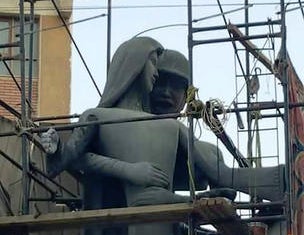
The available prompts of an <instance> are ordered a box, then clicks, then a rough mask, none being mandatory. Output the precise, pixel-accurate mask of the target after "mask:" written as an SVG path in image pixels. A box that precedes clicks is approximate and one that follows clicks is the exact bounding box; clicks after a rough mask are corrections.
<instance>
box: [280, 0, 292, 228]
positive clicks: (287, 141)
mask: <svg viewBox="0 0 304 235" xmlns="http://www.w3.org/2000/svg"><path fill="white" fill-rule="evenodd" d="M280 5H281V22H282V23H281V34H282V45H281V51H280V53H281V55H280V58H281V60H282V61H281V64H282V85H283V95H284V135H285V166H286V169H285V180H286V181H285V182H286V184H285V185H286V217H287V234H289V233H290V232H291V231H292V222H293V221H292V220H293V219H292V215H293V210H292V205H293V202H292V195H293V194H292V187H291V183H292V182H291V174H292V170H291V162H292V156H291V153H290V125H289V79H288V74H287V51H286V39H287V38H286V15H285V10H286V9H285V1H284V0H281V1H280Z"/></svg>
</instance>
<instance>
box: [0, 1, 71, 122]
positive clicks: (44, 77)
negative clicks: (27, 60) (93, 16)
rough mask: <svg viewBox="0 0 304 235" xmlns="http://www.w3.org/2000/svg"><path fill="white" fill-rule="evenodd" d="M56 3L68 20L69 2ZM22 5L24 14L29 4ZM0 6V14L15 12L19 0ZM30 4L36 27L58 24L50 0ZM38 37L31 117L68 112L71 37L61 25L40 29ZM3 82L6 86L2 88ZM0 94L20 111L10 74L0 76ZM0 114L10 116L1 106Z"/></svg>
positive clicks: (17, 12) (6, 2)
mask: <svg viewBox="0 0 304 235" xmlns="http://www.w3.org/2000/svg"><path fill="white" fill-rule="evenodd" d="M56 3H57V6H58V7H59V9H60V10H61V13H63V16H64V17H65V18H66V21H67V22H69V19H70V17H71V14H72V3H73V1H72V0H57V1H56ZM24 5H25V11H26V13H28V12H29V11H28V10H29V6H30V5H29V3H28V2H25V4H24ZM1 6H5V7H3V8H1V9H3V10H2V12H0V17H1V16H4V17H9V16H16V15H17V14H19V0H1ZM34 7H35V8H34V9H35V15H36V18H37V20H38V24H39V28H40V29H48V28H51V27H56V26H62V22H61V20H60V18H59V17H58V15H57V12H56V11H55V10H54V6H53V4H52V2H51V1H37V2H36V3H35V5H34ZM38 38H39V39H38V44H39V45H38V54H39V56H38V76H37V77H35V78H33V83H34V84H33V85H34V88H33V108H34V112H33V116H54V115H56V116H57V115H64V114H69V112H70V99H71V98H70V96H71V95H70V94H71V92H70V84H71V40H70V38H69V36H68V33H67V32H66V30H65V28H64V27H61V28H58V29H53V30H42V31H41V32H40V33H39V37H38ZM17 80H18V81H19V82H20V78H18V77H17ZM4 84H5V86H6V87H9V89H7V88H6V89H5V90H4ZM2 85H3V86H2ZM1 86H2V90H3V91H2V90H1ZM9 90H10V91H9ZM15 90H16V92H15ZM6 91H7V92H8V93H7V94H6ZM12 91H14V92H12ZM0 93H1V94H2V95H0V98H1V99H2V100H4V101H5V102H7V103H8V104H9V105H11V106H12V107H13V108H15V109H16V110H17V111H20V94H19V92H18V91H17V87H15V84H14V82H13V80H12V79H11V77H10V76H6V77H0ZM0 116H5V117H8V118H14V117H13V116H12V115H10V114H9V113H8V112H7V111H5V110H4V109H3V108H2V107H0Z"/></svg>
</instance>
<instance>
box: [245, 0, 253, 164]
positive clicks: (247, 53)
mask: <svg viewBox="0 0 304 235" xmlns="http://www.w3.org/2000/svg"><path fill="white" fill-rule="evenodd" d="M245 6H246V8H245V24H246V26H245V35H246V36H249V27H248V23H249V9H248V7H247V6H248V0H245ZM245 53H246V54H245V63H246V74H245V76H246V78H245V81H246V88H247V106H248V107H249V105H250V95H249V82H248V81H249V77H250V60H249V52H248V51H247V50H246V52H245ZM251 121H252V119H251V112H250V111H248V112H247V136H248V142H247V158H249V159H252V133H251ZM251 165H252V162H251Z"/></svg>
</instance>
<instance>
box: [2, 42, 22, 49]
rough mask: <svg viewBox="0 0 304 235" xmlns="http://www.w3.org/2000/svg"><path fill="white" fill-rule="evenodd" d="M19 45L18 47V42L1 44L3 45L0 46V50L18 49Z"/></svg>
mask: <svg viewBox="0 0 304 235" xmlns="http://www.w3.org/2000/svg"><path fill="white" fill-rule="evenodd" d="M19 45H20V42H13V43H3V44H0V48H9V47H19Z"/></svg>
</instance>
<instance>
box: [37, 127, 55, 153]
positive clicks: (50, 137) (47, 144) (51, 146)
mask: <svg viewBox="0 0 304 235" xmlns="http://www.w3.org/2000/svg"><path fill="white" fill-rule="evenodd" d="M40 141H41V144H42V146H43V148H44V150H45V152H46V153H47V154H54V153H55V152H56V151H57V148H58V143H59V135H58V133H57V132H56V130H55V129H53V128H50V129H48V131H47V132H44V133H42V134H41V135H40Z"/></svg>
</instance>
